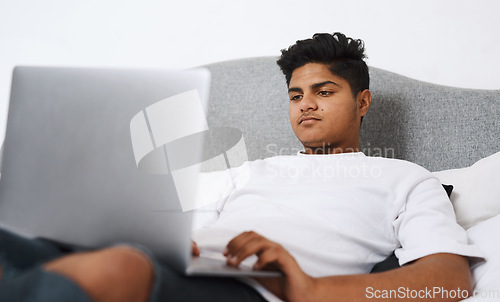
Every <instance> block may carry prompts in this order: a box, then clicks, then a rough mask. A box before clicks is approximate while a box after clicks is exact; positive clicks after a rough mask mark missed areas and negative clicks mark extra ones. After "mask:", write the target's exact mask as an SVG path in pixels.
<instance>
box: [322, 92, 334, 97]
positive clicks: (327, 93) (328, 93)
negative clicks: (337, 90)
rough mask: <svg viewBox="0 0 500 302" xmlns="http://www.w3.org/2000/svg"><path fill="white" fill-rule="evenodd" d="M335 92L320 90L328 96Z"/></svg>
mask: <svg viewBox="0 0 500 302" xmlns="http://www.w3.org/2000/svg"><path fill="white" fill-rule="evenodd" d="M332 93H333V92H331V91H320V92H319V94H320V95H322V96H327V95H330V94H332Z"/></svg>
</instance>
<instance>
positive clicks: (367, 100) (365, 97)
mask: <svg viewBox="0 0 500 302" xmlns="http://www.w3.org/2000/svg"><path fill="white" fill-rule="evenodd" d="M357 101H358V109H359V113H360V115H361V116H365V115H366V113H367V112H368V108H370V104H371V102H372V93H371V92H370V90H368V89H365V90H363V91H361V92H360V93H358V100H357Z"/></svg>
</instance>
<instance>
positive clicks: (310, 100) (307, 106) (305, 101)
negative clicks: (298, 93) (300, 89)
mask: <svg viewBox="0 0 500 302" xmlns="http://www.w3.org/2000/svg"><path fill="white" fill-rule="evenodd" d="M316 109H318V104H317V103H316V100H315V99H314V96H312V95H308V94H305V95H304V96H303V97H302V101H301V102H300V110H301V111H302V112H305V111H311V110H316Z"/></svg>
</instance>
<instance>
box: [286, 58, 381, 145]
mask: <svg viewBox="0 0 500 302" xmlns="http://www.w3.org/2000/svg"><path fill="white" fill-rule="evenodd" d="M288 88H289V90H288V95H289V99H290V103H289V110H288V113H289V116H290V122H291V124H292V129H293V131H294V132H295V135H296V136H297V137H298V139H299V140H300V141H301V142H302V144H303V145H304V147H305V148H306V152H308V153H311V152H318V151H319V152H327V153H332V152H335V153H338V152H349V151H351V152H352V151H354V150H357V149H359V128H360V120H361V116H363V115H365V114H366V111H367V110H368V106H369V102H370V100H371V95H370V92H369V91H368V90H365V91H363V92H360V93H359V94H358V96H357V97H354V96H353V94H352V91H351V87H350V85H349V83H348V82H347V81H346V80H344V79H342V78H340V77H338V76H335V75H333V74H332V73H331V72H330V71H329V70H328V68H327V67H326V66H325V65H323V64H319V63H309V64H306V65H304V66H302V67H299V68H297V69H295V70H294V72H293V73H292V78H291V80H290V85H289V87H288ZM367 97H368V98H369V99H368V103H366V102H365V101H366V100H367ZM317 148H320V149H317Z"/></svg>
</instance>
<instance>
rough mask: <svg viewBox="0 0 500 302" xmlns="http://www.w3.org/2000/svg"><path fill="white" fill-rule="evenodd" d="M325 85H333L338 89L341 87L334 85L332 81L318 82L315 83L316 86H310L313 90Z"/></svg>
mask: <svg viewBox="0 0 500 302" xmlns="http://www.w3.org/2000/svg"><path fill="white" fill-rule="evenodd" d="M326 84H333V85H335V86H338V87H341V86H340V85H339V84H337V83H335V82H334V81H324V82H320V83H316V84H313V85H312V86H311V88H312V89H315V88H318V87H321V86H324V85H326Z"/></svg>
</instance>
